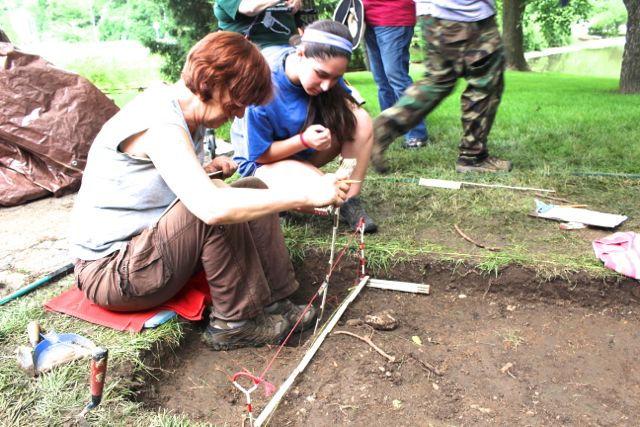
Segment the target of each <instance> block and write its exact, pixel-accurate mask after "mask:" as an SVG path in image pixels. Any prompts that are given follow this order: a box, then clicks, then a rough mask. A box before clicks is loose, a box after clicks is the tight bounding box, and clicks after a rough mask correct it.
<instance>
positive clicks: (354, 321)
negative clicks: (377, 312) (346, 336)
mask: <svg viewBox="0 0 640 427" xmlns="http://www.w3.org/2000/svg"><path fill="white" fill-rule="evenodd" d="M344 323H345V324H346V325H347V326H360V325H362V324H363V323H364V322H363V321H362V319H349V320H347V321H346V322H344Z"/></svg>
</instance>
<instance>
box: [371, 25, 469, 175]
mask: <svg viewBox="0 0 640 427" xmlns="http://www.w3.org/2000/svg"><path fill="white" fill-rule="evenodd" d="M449 22H451V21H444V20H440V19H436V18H433V17H430V16H423V17H420V23H421V25H422V33H423V35H424V37H425V40H426V42H427V46H428V48H427V50H428V56H427V61H426V66H427V71H426V72H425V78H424V79H422V80H420V81H418V82H415V83H414V84H413V85H411V86H409V88H408V89H407V90H406V92H405V94H404V95H403V96H402V97H401V98H400V99H399V100H398V102H396V104H395V105H394V106H393V107H391V108H389V109H387V110H385V111H383V112H382V113H380V115H379V116H378V117H377V118H376V119H375V121H374V123H373V132H374V147H373V150H372V153H371V163H372V164H373V166H374V167H375V169H376V170H377V171H378V172H380V173H384V172H386V171H388V170H389V166H388V164H387V162H386V160H385V158H384V152H385V151H386V149H387V148H388V147H389V145H391V143H392V142H393V141H394V140H395V139H396V138H397V137H399V136H400V135H402V134H404V133H406V132H408V131H409V130H410V129H411V128H413V127H415V126H416V125H417V124H418V123H419V122H420V121H422V120H424V118H425V117H426V116H427V115H428V114H429V113H430V112H431V111H432V110H433V109H434V108H435V107H436V106H438V104H440V102H441V101H442V100H443V99H444V98H445V97H446V96H447V95H449V94H450V93H451V91H452V90H453V88H454V86H455V83H456V80H457V79H458V76H459V71H457V70H456V66H455V65H456V58H457V56H458V55H457V52H456V50H455V49H452V48H448V47H447V46H443V45H442V37H441V36H442V33H443V29H445V27H446V25H445V24H446V23H449ZM454 46H455V45H454Z"/></svg>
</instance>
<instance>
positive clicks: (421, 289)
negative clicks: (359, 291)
mask: <svg viewBox="0 0 640 427" xmlns="http://www.w3.org/2000/svg"><path fill="white" fill-rule="evenodd" d="M367 287H369V288H377V289H387V290H390V291H400V292H412V293H414V294H427V295H429V285H425V284H423V283H410V282H396V281H395V280H381V279H371V280H369V283H368V284H367Z"/></svg>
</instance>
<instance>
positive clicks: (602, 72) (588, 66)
mask: <svg viewBox="0 0 640 427" xmlns="http://www.w3.org/2000/svg"><path fill="white" fill-rule="evenodd" d="M623 51H624V47H623V46H614V47H606V48H601V49H584V50H580V51H577V52H567V53H557V54H553V55H548V56H542V57H539V58H532V59H529V61H528V63H529V66H530V67H531V70H532V71H552V72H556V73H564V74H578V75H587V76H594V77H613V78H619V77H620V68H621V66H622V53H623Z"/></svg>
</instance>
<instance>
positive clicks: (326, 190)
mask: <svg viewBox="0 0 640 427" xmlns="http://www.w3.org/2000/svg"><path fill="white" fill-rule="evenodd" d="M271 96H272V88H271V79H270V71H269V67H268V65H267V63H266V62H265V60H264V58H263V57H262V55H261V54H260V52H259V51H258V49H257V48H256V47H255V46H254V45H253V44H252V43H250V42H249V41H247V40H245V39H244V37H242V36H241V35H239V34H235V33H228V32H218V33H212V34H209V35H208V36H206V37H205V38H204V39H202V40H201V41H199V42H198V43H197V44H196V45H195V46H194V47H193V48H192V49H191V51H190V52H189V55H188V57H187V61H186V64H185V66H184V69H183V72H182V79H181V80H179V81H178V82H177V83H175V84H173V85H162V86H159V87H154V88H150V89H148V90H147V91H146V92H144V93H143V94H141V95H140V96H138V97H137V98H136V99H134V100H133V101H131V102H130V103H129V104H127V105H126V106H125V107H124V108H123V109H122V110H120V112H118V113H117V114H116V115H115V116H114V117H112V118H111V119H110V120H109V121H108V122H107V123H105V125H104V126H103V128H102V130H101V131H100V133H99V134H98V135H97V137H96V139H95V141H94V142H93V145H92V147H91V150H90V152H89V157H88V162H87V167H86V169H85V172H84V177H83V181H82V186H81V188H80V191H79V193H78V196H77V198H76V203H75V207H74V210H73V214H72V221H71V237H70V241H71V252H72V255H73V256H74V257H75V258H76V267H75V278H76V282H77V285H78V287H79V288H80V289H81V290H82V291H83V292H84V293H85V295H86V296H87V297H88V298H89V299H90V300H92V301H93V302H94V303H96V304H97V305H99V306H100V307H103V308H106V309H109V310H113V311H120V312H127V311H138V310H146V309H149V308H152V307H155V306H157V305H159V304H162V303H163V302H165V301H167V300H169V299H170V298H171V297H173V296H174V295H175V294H177V293H178V292H179V291H180V289H181V288H182V287H183V286H184V284H185V283H186V282H187V281H188V280H189V278H190V277H191V276H192V275H193V274H194V273H196V272H197V271H198V270H199V269H201V268H202V269H204V272H205V275H206V278H207V281H208V283H209V287H210V291H211V296H212V298H213V306H212V311H211V319H210V322H209V325H208V327H207V329H206V331H205V332H204V335H203V339H204V341H205V342H206V343H207V344H208V345H209V346H210V347H211V348H212V349H214V350H226V349H232V348H237V347H242V346H258V345H262V344H266V343H278V342H279V341H281V339H282V338H283V337H284V336H285V334H286V333H287V332H288V330H289V328H290V326H291V325H292V324H293V322H295V320H297V319H298V317H300V316H301V314H302V311H303V307H302V306H296V305H294V304H292V303H291V302H290V301H289V300H288V299H287V298H288V297H289V296H290V295H291V294H292V293H293V292H294V291H295V290H296V289H297V288H298V286H299V285H298V282H297V281H296V279H295V276H294V273H293V267H292V265H291V263H290V261H289V256H288V253H287V249H286V246H285V243H284V239H283V236H282V232H281V230H280V224H279V221H278V217H277V212H280V211H283V210H288V209H292V208H297V207H303V208H304V207H307V208H308V207H319V206H327V205H332V204H333V205H341V204H342V203H343V202H344V199H345V197H346V192H347V191H348V190H349V186H348V184H345V183H344V182H340V181H338V180H337V179H336V177H335V176H327V177H326V179H324V180H322V181H319V182H317V183H316V185H315V186H313V187H308V188H306V189H300V190H296V191H274V190H269V189H267V188H266V186H265V185H264V184H263V183H262V182H261V181H260V180H259V179H256V178H249V179H241V180H239V181H237V182H236V183H234V184H233V185H231V186H229V185H227V184H225V183H224V182H223V181H221V180H216V179H214V180H211V179H209V177H208V176H207V172H206V171H205V167H203V166H202V162H203V158H204V156H203V146H202V139H203V135H204V129H205V128H217V127H219V126H220V125H222V124H223V123H225V122H226V121H228V120H229V119H231V118H233V117H242V115H243V114H244V110H245V107H246V106H248V105H251V104H257V105H260V104H264V103H266V102H267V101H269V100H270V99H271ZM236 168H237V165H236V164H235V162H233V161H232V160H230V159H228V158H223V157H219V158H215V159H214V161H213V162H212V164H210V165H207V170H210V171H213V170H217V171H221V172H222V174H223V175H224V176H229V175H231V174H233V173H234V172H235V170H236ZM174 202H175V203H174ZM313 317H314V311H313V310H310V311H307V312H306V314H305V316H303V321H302V322H301V327H302V328H304V327H306V326H308V325H309V324H311V322H312V321H313Z"/></svg>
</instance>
